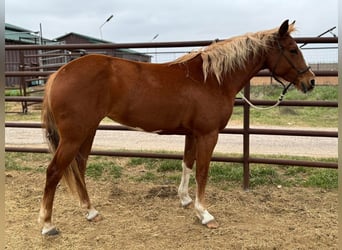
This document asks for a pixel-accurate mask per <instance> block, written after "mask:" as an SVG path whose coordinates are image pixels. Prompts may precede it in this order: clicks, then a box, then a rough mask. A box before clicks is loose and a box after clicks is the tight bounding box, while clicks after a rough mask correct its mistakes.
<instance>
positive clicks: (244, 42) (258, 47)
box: [172, 24, 295, 83]
mask: <svg viewBox="0 0 342 250" xmlns="http://www.w3.org/2000/svg"><path fill="white" fill-rule="evenodd" d="M294 30H295V28H294V24H291V25H290V26H289V33H291V32H293V31H294ZM277 35H278V29H277V28H276V29H272V30H266V31H260V32H256V33H247V34H246V35H243V36H237V37H233V38H231V39H227V40H224V41H221V42H217V43H216V42H215V43H213V44H211V45H209V46H208V47H205V48H203V49H200V50H198V51H193V52H190V53H189V54H187V55H184V56H182V57H180V58H178V59H176V60H175V61H173V62H172V64H175V63H184V62H186V61H189V60H191V59H192V58H194V57H196V56H197V55H201V57H202V60H203V64H202V68H203V75H204V80H206V79H207V77H208V74H210V73H212V74H214V75H215V76H216V78H217V80H218V82H219V83H221V81H222V77H223V75H224V74H225V73H227V72H230V71H233V70H235V69H241V68H244V66H245V64H246V62H247V60H248V59H249V58H250V56H253V57H254V56H255V55H258V54H260V53H264V52H267V50H268V48H269V44H270V43H272V42H273V41H274V40H275V39H276V38H277Z"/></svg>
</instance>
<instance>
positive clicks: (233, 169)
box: [209, 162, 243, 183]
mask: <svg viewBox="0 0 342 250" xmlns="http://www.w3.org/2000/svg"><path fill="white" fill-rule="evenodd" d="M242 176H243V169H242V166H241V164H236V163H219V162H213V163H212V164H211V167H210V169H209V178H210V181H211V182H213V183H222V182H225V183H227V182H234V183H236V182H240V181H241V180H242Z"/></svg>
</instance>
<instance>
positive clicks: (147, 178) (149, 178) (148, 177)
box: [136, 172, 158, 182]
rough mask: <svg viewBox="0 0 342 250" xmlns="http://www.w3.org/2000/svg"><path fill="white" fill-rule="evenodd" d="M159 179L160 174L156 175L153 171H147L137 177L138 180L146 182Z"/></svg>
mask: <svg viewBox="0 0 342 250" xmlns="http://www.w3.org/2000/svg"><path fill="white" fill-rule="evenodd" d="M157 179H158V176H157V175H155V174H154V173H153V172H146V173H144V174H143V175H141V176H139V177H137V178H136V180H137V181H144V182H155V181H156V180H157Z"/></svg>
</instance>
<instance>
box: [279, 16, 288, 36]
mask: <svg viewBox="0 0 342 250" xmlns="http://www.w3.org/2000/svg"><path fill="white" fill-rule="evenodd" d="M288 30H289V20H288V19H287V20H285V21H284V22H283V23H282V24H281V26H280V28H279V31H278V33H279V37H283V36H285V35H286V34H287V32H288Z"/></svg>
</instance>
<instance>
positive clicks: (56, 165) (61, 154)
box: [39, 139, 79, 235]
mask: <svg viewBox="0 0 342 250" xmlns="http://www.w3.org/2000/svg"><path fill="white" fill-rule="evenodd" d="M78 147H79V146H78V144H77V143H74V142H71V141H65V140H63V139H61V141H60V144H59V146H58V148H57V150H56V152H55V155H54V157H53V159H52V161H51V163H50V164H49V166H48V168H47V171H46V183H45V189H44V195H43V199H42V203H41V207H40V212H39V221H40V222H42V223H43V224H44V225H43V229H42V234H44V235H54V234H58V231H57V229H56V228H55V226H54V225H53V224H52V206H53V200H54V196H55V193H56V187H57V184H58V183H59V181H60V180H61V178H62V176H63V174H64V171H65V169H66V168H67V167H68V166H69V164H70V163H71V161H72V160H73V159H74V157H75V155H76V152H77V151H78Z"/></svg>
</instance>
